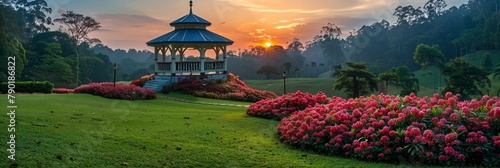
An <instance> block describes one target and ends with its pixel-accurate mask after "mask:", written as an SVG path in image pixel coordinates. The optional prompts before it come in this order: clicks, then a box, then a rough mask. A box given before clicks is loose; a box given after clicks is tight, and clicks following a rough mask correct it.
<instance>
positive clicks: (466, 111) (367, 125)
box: [266, 93, 500, 167]
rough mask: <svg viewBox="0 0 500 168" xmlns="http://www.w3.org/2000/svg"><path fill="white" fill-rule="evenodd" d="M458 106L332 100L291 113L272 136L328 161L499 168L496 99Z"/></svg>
mask: <svg viewBox="0 0 500 168" xmlns="http://www.w3.org/2000/svg"><path fill="white" fill-rule="evenodd" d="M458 100H459V95H452V94H451V93H447V94H446V96H444V97H439V96H438V95H434V96H433V97H424V98H419V97H416V96H415V95H414V94H411V95H410V96H406V97H397V96H386V95H379V96H375V95H373V96H370V97H360V98H357V99H349V100H345V99H342V98H338V97H333V98H332V99H331V100H330V101H329V103H328V104H318V105H316V106H314V107H309V108H306V109H305V110H302V111H299V112H295V113H292V114H291V116H290V117H289V118H284V119H283V120H281V123H280V124H279V125H278V127H277V130H278V133H279V135H280V140H281V141H283V143H286V144H291V145H295V146H298V147H302V148H306V149H313V150H316V151H319V152H323V153H327V154H332V155H340V156H346V157H352V158H358V159H363V160H372V161H385V162H392V163H394V162H399V163H406V164H412V163H414V164H438V165H447V166H459V167H461V166H487V167H498V166H500V136H499V135H500V134H499V133H500V99H499V98H497V97H495V98H490V97H488V96H484V97H483V98H482V99H480V100H471V101H458ZM269 105H271V102H270V103H269ZM266 107H267V108H269V107H270V106H266ZM284 111H286V110H284Z"/></svg>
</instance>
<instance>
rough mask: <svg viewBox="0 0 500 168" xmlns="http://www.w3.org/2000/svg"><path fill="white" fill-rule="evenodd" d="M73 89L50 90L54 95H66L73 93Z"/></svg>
mask: <svg viewBox="0 0 500 168" xmlns="http://www.w3.org/2000/svg"><path fill="white" fill-rule="evenodd" d="M73 92H74V91H73V89H67V88H54V90H52V93H56V94H67V93H73Z"/></svg>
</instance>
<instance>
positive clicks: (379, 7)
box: [47, 0, 467, 50]
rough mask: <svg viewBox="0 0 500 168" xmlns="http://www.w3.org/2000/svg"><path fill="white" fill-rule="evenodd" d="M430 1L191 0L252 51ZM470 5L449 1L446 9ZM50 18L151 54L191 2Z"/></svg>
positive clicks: (88, 1) (63, 1)
mask: <svg viewBox="0 0 500 168" xmlns="http://www.w3.org/2000/svg"><path fill="white" fill-rule="evenodd" d="M427 1H428V0H272V1H270V0H193V5H194V6H193V13H194V14H196V15H198V16H200V17H202V18H204V19H206V20H208V21H210V22H211V23H212V26H210V27H208V30H210V31H212V32H215V33H217V34H220V35H222V36H224V37H227V38H229V39H231V40H233V41H234V42H235V43H234V44H233V45H232V46H229V47H228V48H229V49H231V50H239V49H241V50H243V49H248V48H249V46H250V45H253V46H257V45H261V46H264V45H265V44H266V43H268V42H270V43H272V44H273V45H282V46H286V45H287V42H291V41H292V40H293V39H294V38H298V39H300V41H301V42H302V43H305V42H307V41H312V40H313V39H314V36H315V35H317V34H319V33H320V29H321V27H322V26H325V25H327V24H328V23H334V24H335V25H337V26H339V27H340V28H341V29H342V31H343V35H344V36H346V35H348V34H349V33H348V32H349V31H352V30H354V29H359V28H361V26H363V25H370V24H373V23H375V22H378V21H381V20H382V19H385V20H388V21H389V22H390V23H391V24H393V23H394V22H395V20H396V18H395V17H394V16H392V13H393V12H394V9H395V8H396V7H398V6H400V5H401V6H406V5H413V6H414V7H418V6H424V4H425V3H426V2H427ZM466 2H467V0H447V4H448V7H451V6H457V7H458V6H460V5H461V4H464V3H466ZM47 3H48V5H49V6H50V7H51V8H52V9H53V11H54V12H53V13H52V17H53V18H58V17H60V13H61V12H64V11H67V10H72V11H74V12H75V13H80V14H83V15H86V16H91V17H93V18H94V19H96V20H97V21H99V22H100V23H101V26H102V28H101V29H100V30H98V31H95V32H92V33H91V34H90V35H89V36H90V37H93V38H99V39H100V40H101V41H102V42H103V44H105V45H107V46H109V47H110V48H112V49H117V48H121V49H125V50H128V49H130V48H134V49H137V50H144V49H147V50H153V48H152V47H148V46H147V45H146V42H147V41H149V40H152V39H154V38H156V37H159V36H161V35H163V34H166V33H168V32H170V31H172V30H174V28H173V27H170V25H169V23H170V22H172V21H174V20H176V19H178V18H180V17H182V16H184V15H186V14H188V13H189V0H47Z"/></svg>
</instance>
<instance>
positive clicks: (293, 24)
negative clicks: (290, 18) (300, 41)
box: [274, 23, 305, 30]
mask: <svg viewBox="0 0 500 168" xmlns="http://www.w3.org/2000/svg"><path fill="white" fill-rule="evenodd" d="M300 25H305V23H290V24H287V25H282V26H276V27H274V28H276V29H292V30H293V28H295V27H297V26H300Z"/></svg>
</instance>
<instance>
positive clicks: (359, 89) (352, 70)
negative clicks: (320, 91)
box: [333, 62, 378, 98]
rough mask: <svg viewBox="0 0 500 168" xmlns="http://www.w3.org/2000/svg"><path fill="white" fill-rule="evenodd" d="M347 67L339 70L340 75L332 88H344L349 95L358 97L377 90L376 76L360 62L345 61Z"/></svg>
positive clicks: (338, 89)
mask: <svg viewBox="0 0 500 168" xmlns="http://www.w3.org/2000/svg"><path fill="white" fill-rule="evenodd" d="M346 64H347V66H348V67H349V68H344V69H342V70H340V77H339V78H338V79H337V80H336V81H335V83H334V85H333V88H334V89H335V90H337V91H340V90H342V89H345V91H344V92H345V94H346V95H347V96H349V97H353V98H355V97H359V96H361V95H365V94H368V93H370V91H371V92H374V91H377V90H378V87H377V77H376V76H375V75H374V74H373V73H372V72H370V71H369V70H368V67H367V66H366V65H365V64H362V63H355V62H346Z"/></svg>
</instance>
